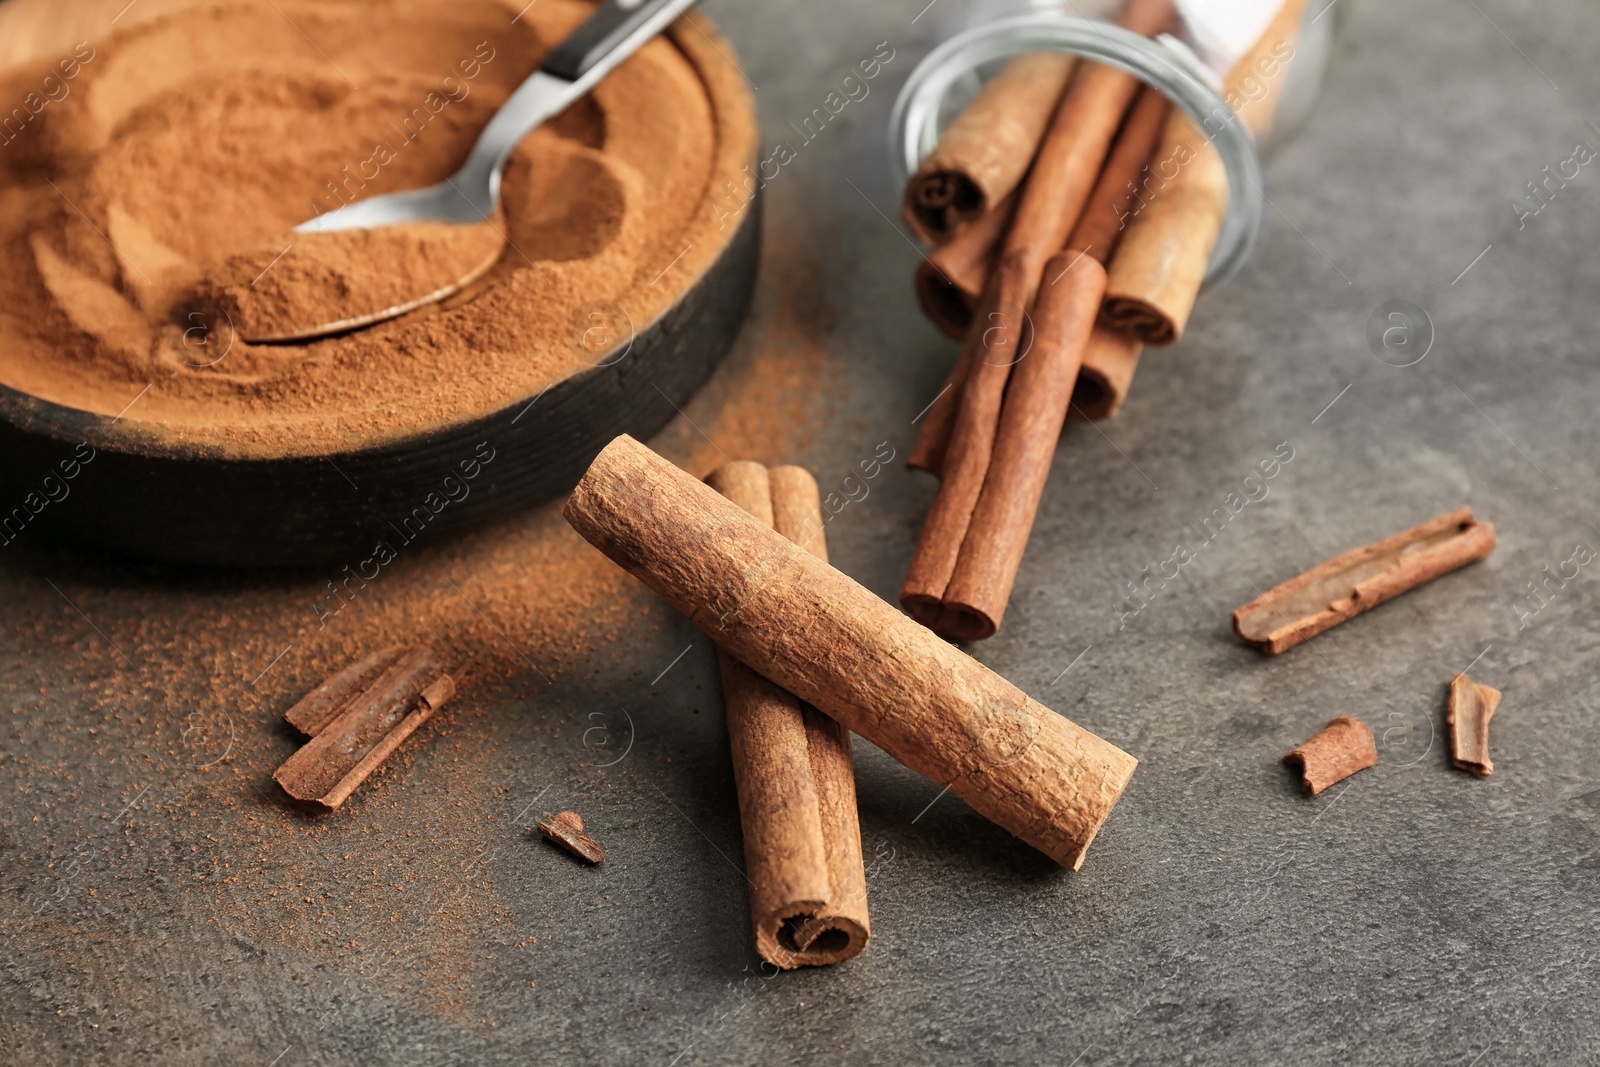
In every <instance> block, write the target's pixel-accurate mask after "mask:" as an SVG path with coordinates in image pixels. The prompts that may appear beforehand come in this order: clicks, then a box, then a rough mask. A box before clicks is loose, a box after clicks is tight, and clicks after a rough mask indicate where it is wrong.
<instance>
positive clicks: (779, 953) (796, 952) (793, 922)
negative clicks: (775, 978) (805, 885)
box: [756, 904, 871, 971]
mask: <svg viewBox="0 0 1600 1067" xmlns="http://www.w3.org/2000/svg"><path fill="white" fill-rule="evenodd" d="M870 938H871V934H870V932H869V931H868V930H867V928H866V927H865V926H863V925H861V924H860V923H858V922H856V921H855V920H853V919H848V918H845V917H844V916H842V915H828V914H827V913H826V912H825V911H824V910H823V908H822V906H821V905H820V904H819V905H818V906H817V907H816V908H809V907H804V906H801V907H798V908H796V909H794V910H792V911H788V912H783V913H774V914H772V915H768V916H765V917H763V918H762V919H760V920H758V921H757V924H756V951H757V952H758V953H760V955H761V958H762V959H764V960H766V961H767V962H768V963H772V964H775V965H776V966H778V967H781V968H783V969H784V970H786V971H792V970H794V969H795V968H797V967H826V966H828V965H829V964H834V963H843V962H844V961H845V960H848V959H851V958H852V957H855V956H859V955H860V954H861V951H862V949H864V948H866V947H867V942H868V940H870Z"/></svg>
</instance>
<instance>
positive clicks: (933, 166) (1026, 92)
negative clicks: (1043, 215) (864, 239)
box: [903, 52, 1076, 244]
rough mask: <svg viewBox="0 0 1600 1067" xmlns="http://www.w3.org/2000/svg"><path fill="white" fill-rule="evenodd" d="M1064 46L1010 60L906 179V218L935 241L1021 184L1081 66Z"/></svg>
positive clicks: (950, 234) (919, 233)
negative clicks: (1074, 70) (1064, 92)
mask: <svg viewBox="0 0 1600 1067" xmlns="http://www.w3.org/2000/svg"><path fill="white" fill-rule="evenodd" d="M1075 62H1076V61H1075V60H1074V58H1073V57H1072V56H1068V55H1063V54H1062V53H1060V52H1029V53H1025V54H1023V55H1019V56H1016V57H1015V58H1013V59H1011V60H1010V61H1008V62H1007V63H1006V65H1005V67H1004V68H1003V69H1002V70H1001V71H1000V73H998V74H996V75H995V76H994V77H993V78H992V79H990V81H989V83H988V84H987V85H985V86H984V87H983V91H982V92H980V93H979V94H978V96H977V97H976V99H974V100H973V101H972V103H970V104H968V105H967V108H966V110H964V111H962V112H961V114H960V115H958V116H956V119H955V121H954V122H952V123H951V124H950V126H949V127H948V128H947V129H946V130H945V131H944V134H943V136H941V137H940V138H939V143H938V144H937V145H935V146H934V149H933V151H932V152H930V153H929V154H928V158H926V159H924V160H923V161H922V165H921V166H919V167H918V168H917V172H916V173H915V174H913V175H912V176H911V178H910V180H909V181H907V182H906V193H905V208H904V211H903V214H904V215H905V220H906V224H907V225H908V226H910V227H911V229H912V231H913V232H914V233H916V234H917V236H918V237H920V238H922V239H923V240H924V241H927V242H929V243H931V244H938V243H941V242H944V241H947V240H950V239H951V238H952V237H954V236H955V235H956V234H957V233H958V232H959V231H960V230H961V228H962V227H964V226H966V225H967V224H969V223H971V222H972V221H973V220H975V219H977V218H979V217H980V216H982V215H983V214H984V213H985V212H988V211H992V210H993V209H994V207H995V205H996V204H998V203H999V202H1000V201H1001V200H1002V199H1004V198H1005V196H1006V195H1007V194H1008V193H1010V192H1011V191H1012V190H1013V189H1015V188H1016V187H1017V183H1018V182H1019V181H1021V180H1022V176H1023V174H1025V173H1026V172H1027V170H1028V164H1029V162H1031V161H1032V159H1033V155H1034V152H1035V151H1037V150H1038V147H1039V139H1040V138H1041V137H1043V136H1044V131H1045V127H1046V126H1048V125H1049V123H1050V116H1051V115H1052V114H1053V113H1054V112H1055V109H1056V103H1057V102H1058V101H1059V100H1060V99H1061V91H1062V90H1063V89H1065V88H1066V85H1067V79H1068V77H1069V76H1070V75H1071V74H1072V68H1073V66H1074V65H1075Z"/></svg>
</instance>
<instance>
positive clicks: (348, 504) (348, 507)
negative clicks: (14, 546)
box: [0, 200, 761, 570]
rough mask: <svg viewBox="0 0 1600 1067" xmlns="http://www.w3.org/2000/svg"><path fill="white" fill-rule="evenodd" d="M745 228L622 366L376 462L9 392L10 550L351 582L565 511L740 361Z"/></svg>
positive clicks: (748, 253) (2, 436)
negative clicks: (620, 453)
mask: <svg viewBox="0 0 1600 1067" xmlns="http://www.w3.org/2000/svg"><path fill="white" fill-rule="evenodd" d="M743 216H744V218H743V219H742V221H741V222H740V224H739V229H738V232H737V233H736V234H735V235H734V237H733V239H732V240H731V241H730V242H729V244H728V245H727V246H726V247H725V248H724V249H723V251H722V254H721V256H720V257H718V259H717V260H716V261H715V263H713V265H712V266H711V268H710V269H709V270H708V271H706V273H705V274H704V275H702V276H701V277H700V279H699V280H698V281H697V282H695V283H694V285H693V286H692V287H691V288H690V289H688V290H687V291H686V292H685V293H684V294H683V296H682V297H681V298H680V299H679V300H678V302H677V303H675V304H673V305H672V306H671V307H670V308H668V309H667V310H666V311H664V312H663V313H662V314H661V315H660V316H659V317H657V318H656V319H655V321H653V322H651V323H650V324H649V325H647V326H645V327H644V328H642V329H640V330H638V331H637V333H636V335H635V336H634V337H633V339H632V343H631V345H629V346H628V347H627V350H626V353H625V354H624V355H622V356H621V357H620V358H612V359H606V358H602V359H600V360H599V361H598V364H597V365H596V366H595V367H593V368H590V369H589V370H585V371H583V372H581V373H579V374H575V375H573V376H572V377H570V378H567V379H565V380H563V381H561V382H559V383H557V384H556V385H554V386H552V387H550V388H549V389H548V390H546V391H545V392H544V393H543V394H542V395H539V396H538V397H537V399H535V397H533V396H528V397H522V398H520V399H518V400H517V401H516V402H515V403H512V404H508V405H507V406H506V407H505V408H504V409H503V410H501V411H499V412H496V413H495V414H493V415H490V416H488V417H484V418H476V419H472V420H469V421H465V422H462V423H461V424H460V425H457V426H451V427H448V428H445V429H442V430H434V431H430V432H427V433H420V434H417V435H416V436H413V437H407V438H403V439H400V440H397V441H392V442H389V443H386V444H383V445H378V446H374V447H371V448H364V449H359V450H354V451H345V452H332V453H328V454H326V455H321V456H314V457H308V456H297V457H291V458H285V459H226V458H218V457H216V456H214V455H205V454H203V453H202V451H201V450H200V449H198V448H193V447H185V446H182V445H173V444H171V443H157V442H153V441H151V440H149V439H147V438H145V437H142V436H141V435H137V434H134V433H132V432H131V431H129V430H128V429H127V428H126V426H119V425H118V424H117V422H116V420H114V419H111V418H108V417H106V416H103V415H95V414H91V413H89V412H86V411H80V410H78V409H75V408H68V407H63V406H61V405H59V404H53V403H50V402H48V401H44V400H40V399H38V398H37V397H33V396H29V395H27V394H25V393H20V392H17V391H16V390H14V389H9V388H6V387H4V386H0V494H3V495H0V545H3V544H6V543H9V542H10V541H11V540H13V539H15V538H16V537H19V536H27V537H50V538H57V539H61V540H65V541H70V542H75V543H78V544H83V545H89V546H93V547H97V548H103V549H109V550H111V551H113V552H117V553H124V554H130V555H136V556H143V557H147V558H154V559H160V560H168V561H173V562H179V563H191V564H204V565H210V566H221V567H290V566H305V565H311V564H330V563H335V564H337V563H347V564H349V565H350V567H351V568H352V570H354V569H357V568H358V567H359V566H360V565H361V564H362V563H363V562H364V561H367V560H369V559H371V558H372V557H373V554H374V549H375V547H376V546H377V544H378V543H379V542H380V541H381V542H384V543H386V544H387V545H389V546H390V548H391V549H394V550H399V549H400V548H402V547H403V546H404V545H406V544H408V543H410V542H412V541H416V540H419V539H424V538H425V539H434V538H438V537H443V536H448V535H449V534H451V533H455V532H459V531H461V530H466V529H469V528H471V527H475V526H479V525H482V524H483V523H486V522H491V521H493V520H495V519H499V518H503V517H504V516H507V515H510V514H511V513H513V512H515V511H517V510H519V509H521V508H526V507H529V506H531V505H534V504H540V503H543V502H545V501H548V500H551V499H554V498H555V497H558V496H560V495H561V494H563V493H565V492H567V491H568V490H570V489H571V488H572V486H573V485H574V484H576V483H577V481H578V478H579V477H580V476H581V475H582V474H583V472H584V470H585V469H586V468H587V467H588V465H589V461H590V460H592V459H593V458H594V456H595V454H596V453H598V452H599V451H600V449H601V448H603V447H604V446H605V445H606V443H607V442H609V441H610V440H611V439H612V438H614V437H616V436H617V435H618V434H621V433H627V434H632V435H633V436H634V437H638V438H641V439H642V438H647V437H649V436H651V435H652V434H654V433H655V432H656V431H657V430H659V429H661V428H662V427H663V426H665V425H666V423H667V422H668V421H669V420H670V419H671V418H672V416H673V415H674V414H676V409H677V408H678V407H682V406H683V404H685V403H686V402H687V401H688V399H689V397H690V396H692V395H693V394H694V392H695V391H696V390H697V389H699V388H700V386H701V385H702V384H704V382H705V381H706V379H707V378H708V377H710V375H711V372H712V370H713V369H715V368H716V366H717V364H718V363H719V362H721V360H722V357H723V356H724V355H726V354H727V352H728V349H729V348H730V347H731V346H732V344H733V341H734V338H735V337H736V336H737V334H738V332H739V327H740V325H741V324H742V323H743V321H744V317H745V314H746V312H747V311H748V310H749V306H750V299H751V296H752V295H753V293H754V290H755V277H756V265H757V262H758V260H759V258H760V256H759V254H760V247H761V205H760V203H759V200H758V201H756V202H753V203H751V205H750V206H749V208H748V209H747V210H746V211H744V212H743ZM530 404H531V405H532V406H531V407H530ZM85 443H87V444H88V446H90V447H92V448H93V449H94V453H93V459H92V460H90V462H88V463H87V464H81V463H80V464H78V466H77V467H76V468H70V467H69V468H68V469H75V475H76V476H75V477H73V478H72V479H70V480H67V479H65V478H64V477H63V472H62V470H61V468H60V464H61V463H62V462H63V461H72V460H73V457H74V453H75V452H78V453H79V454H80V455H89V454H90V453H89V452H88V449H86V448H83V447H82V446H83V445H84V444H85ZM491 450H492V457H493V458H492V459H490V460H489V461H488V462H487V463H484V462H482V461H481V460H482V457H483V456H485V455H489V454H491ZM475 461H477V462H476V466H474V462H475ZM472 471H475V472H476V473H475V476H474V477H471V478H470V479H469V478H468V477H467V473H468V472H472ZM47 477H48V478H50V481H49V482H48V483H47V482H46V481H45V479H46V478H47ZM447 477H450V478H451V479H452V481H451V482H449V483H447V482H446V480H445V479H446V478H447Z"/></svg>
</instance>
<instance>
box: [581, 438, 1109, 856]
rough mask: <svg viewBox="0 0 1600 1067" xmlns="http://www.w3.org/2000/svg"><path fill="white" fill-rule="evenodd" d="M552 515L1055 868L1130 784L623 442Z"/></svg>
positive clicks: (953, 654)
mask: <svg viewBox="0 0 1600 1067" xmlns="http://www.w3.org/2000/svg"><path fill="white" fill-rule="evenodd" d="M769 491H770V490H769ZM773 499H774V502H775V503H776V500H777V498H776V496H774V498H773ZM563 514H564V515H565V517H566V519H567V522H568V523H570V524H571V525H572V527H573V528H574V529H576V530H577V531H578V533H579V534H580V535H582V536H583V537H584V539H585V540H587V541H589V543H590V544H592V545H594V546H595V547H596V548H598V549H599V550H600V551H601V552H603V553H604V554H605V555H607V556H609V557H610V558H611V559H612V560H613V561H615V562H616V563H617V564H619V565H620V566H622V567H623V569H625V570H627V571H628V572H629V573H631V574H633V575H634V576H635V577H636V578H638V579H639V580H640V581H642V582H644V583H645V584H646V585H648V586H649V587H650V588H651V589H653V590H654V591H655V592H656V593H657V595H659V596H660V597H662V599H664V600H666V601H667V603H669V604H671V605H672V606H673V607H675V608H677V609H678V610H679V611H680V612H682V613H683V614H684V615H686V616H687V617H688V618H689V620H690V621H691V622H693V623H694V624H695V625H696V626H698V627H699V628H700V629H701V630H702V631H704V632H705V633H706V635H707V636H709V637H710V638H711V639H712V640H713V641H714V642H715V643H716V644H717V646H718V647H719V648H720V649H721V650H722V651H724V652H726V653H727V654H728V655H729V656H731V657H733V658H734V659H736V660H738V661H739V662H740V663H742V664H744V665H745V666H746V667H749V668H750V669H752V670H754V671H755V672H756V673H758V674H760V675H761V676H762V677H764V678H766V679H767V680H768V681H770V682H772V683H773V684H774V685H776V686H779V687H781V688H782V689H783V690H785V691H787V692H788V693H790V694H793V696H794V697H795V698H797V699H798V700H800V701H804V702H805V703H807V704H810V705H811V706H812V707H814V708H816V709H818V710H819V711H821V712H822V713H823V714H825V715H827V716H828V717H830V718H831V719H833V720H834V721H835V722H837V723H838V724H839V725H840V726H842V727H844V728H845V729H848V730H850V731H852V732H854V733H858V734H860V735H861V736H863V737H865V738H866V739H867V740H869V741H871V742H872V743H873V744H875V745H877V746H878V747H879V748H881V749H883V750H884V751H885V752H887V753H888V754H889V755H890V756H892V757H894V758H895V759H897V760H899V761H900V762H901V763H903V764H905V765H906V766H908V767H910V768H911V769H912V770H914V771H917V772H919V773H920V774H923V775H925V776H927V777H928V778H931V779H933V780H934V781H936V782H938V783H939V784H941V785H945V786H948V787H949V789H950V791H951V792H952V793H954V794H956V795H957V796H959V797H961V798H962V799H964V800H965V801H966V802H967V803H968V804H969V805H971V806H972V807H973V808H974V809H975V810H976V811H977V812H978V813H979V814H981V815H984V816H986V817H988V818H989V819H991V820H993V821H994V822H996V823H998V824H999V825H1000V826H1002V827H1004V828H1005V829H1007V830H1009V831H1011V833H1013V834H1015V835H1016V836H1017V837H1019V838H1021V839H1022V840H1023V841H1026V842H1027V843H1029V844H1031V845H1033V846H1034V847H1035V848H1037V849H1039V850H1040V851H1041V852H1043V853H1045V854H1046V855H1048V856H1050V857H1051V858H1052V859H1054V860H1055V861H1056V862H1058V863H1060V864H1062V865H1063V866H1066V867H1071V868H1074V869H1076V868H1077V867H1078V866H1079V865H1080V864H1082V862H1083V856H1084V852H1085V850H1087V849H1088V847H1089V843H1090V842H1091V841H1092V840H1093V839H1094V836H1095V833H1096V832H1097V831H1098V830H1099V828H1100V825H1101V823H1103V822H1104V821H1105V818H1106V816H1107V815H1108V814H1110V811H1111V807H1112V805H1114V804H1115V803H1116V801H1117V797H1118V796H1119V795H1120V794H1121V792H1122V788H1123V786H1124V785H1126V783H1127V781H1128V778H1129V777H1130V776H1131V775H1132V773H1133V769H1134V767H1135V766H1136V764H1137V761H1136V760H1134V758H1133V757H1132V756H1129V755H1128V754H1127V753H1125V752H1123V751H1122V750H1120V749H1118V748H1117V747H1116V746H1114V745H1112V744H1110V743H1109V742H1107V741H1104V740H1102V739H1100V738H1098V737H1096V736H1095V735H1094V734H1091V733H1089V732H1088V731H1087V730H1084V729H1083V728H1082V727H1079V726H1077V725H1075V724H1074V723H1071V722H1069V721H1068V720H1066V719H1065V718H1063V717H1061V716H1060V715H1057V714H1056V713H1055V712H1053V711H1051V710H1050V709H1048V708H1046V707H1044V706H1043V705H1042V704H1039V703H1038V702H1037V701H1035V700H1033V699H1031V698H1030V697H1029V696H1028V695H1027V694H1026V693H1024V692H1022V690H1020V689H1018V688H1017V687H1016V686H1014V685H1012V684H1011V683H1010V682H1008V681H1006V680H1005V679H1004V678H1001V677H1000V676H999V675H998V674H995V673H994V672H993V671H991V670H990V669H989V668H987V667H985V666H984V665H983V664H981V663H979V662H978V661H976V660H974V659H972V658H971V657H970V656H968V655H966V654H965V653H964V652H961V651H960V650H959V649H956V648H954V647H952V646H951V645H950V644H948V643H947V642H945V641H943V640H941V639H939V638H938V637H937V636H935V635H934V634H932V633H930V632H928V631H927V630H926V629H924V628H923V627H921V626H919V625H917V624H916V623H915V622H913V621H912V620H910V619H908V618H906V617H905V616H904V615H903V614H901V613H900V612H899V611H897V610H896V609H895V608H894V607H892V606H891V605H889V604H887V603H885V602H884V601H882V600H880V599H879V598H878V597H877V596H875V595H874V594H873V593H872V592H870V591H869V590H867V589H865V588H864V587H862V586H861V585H860V584H858V583H857V582H855V581H854V580H853V579H851V578H850V577H849V576H847V575H845V574H843V573H842V572H840V571H838V570H835V569H834V568H833V567H830V566H829V565H828V564H827V563H826V562H824V561H823V560H822V559H821V558H819V557H818V555H816V554H815V553H813V552H812V551H810V550H809V549H808V548H805V547H802V546H801V545H799V544H796V543H795V542H794V541H792V540H790V539H789V538H788V537H785V536H783V534H781V533H779V532H777V531H776V530H774V529H773V528H772V527H770V526H768V525H766V524H765V523H764V522H762V521H761V520H760V519H759V518H757V517H755V516H754V515H752V514H751V513H750V512H748V511H746V510H744V509H743V508H741V507H739V506H738V505H737V504H735V503H733V502H732V501H730V500H728V499H727V498H726V497H724V496H722V495H721V494H719V493H718V492H717V491H716V490H714V489H712V488H711V487H709V486H707V485H706V484H704V483H703V482H700V481H698V480H697V479H695V478H693V477H691V476H690V475H688V474H686V473H685V472H683V471H681V470H679V469H678V468H677V467H675V466H673V465H672V464H671V463H669V462H667V461H666V460H665V459H662V458H661V457H660V456H658V455H656V454H655V453H654V452H652V451H650V449H648V448H646V447H645V446H644V445H641V444H640V443H639V442H637V441H635V440H634V439H633V438H631V437H627V436H622V437H618V438H617V439H616V440H614V441H612V442H611V444H609V445H607V446H606V448H605V449H604V450H603V451H602V452H601V453H600V455H599V456H597V457H596V458H595V460H594V463H593V464H591V466H590V467H589V470H588V472H587V473H586V474H585V475H584V476H583V479H582V481H580V482H579V483H578V485H577V487H576V488H575V489H574V490H573V492H572V496H571V498H570V499H569V500H568V501H567V505H566V509H565V511H564V512H563ZM813 765H815V750H813ZM741 795H742V790H741Z"/></svg>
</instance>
